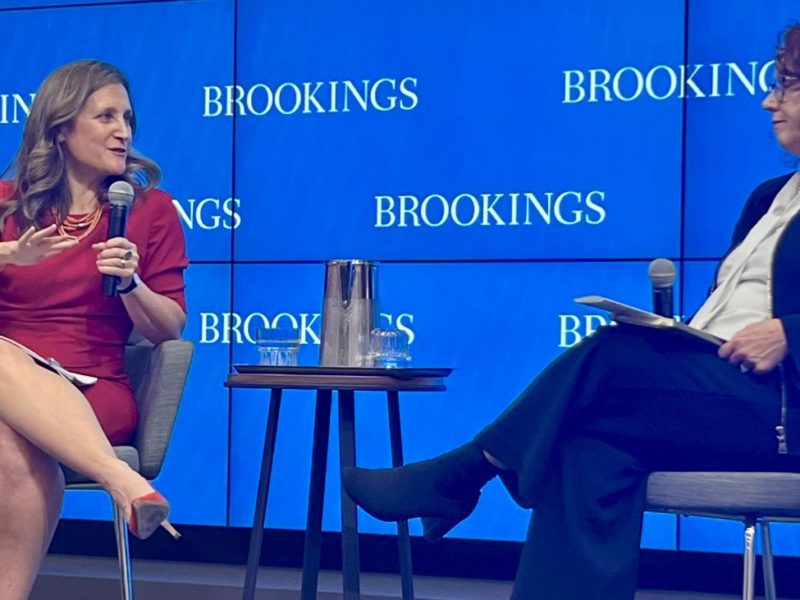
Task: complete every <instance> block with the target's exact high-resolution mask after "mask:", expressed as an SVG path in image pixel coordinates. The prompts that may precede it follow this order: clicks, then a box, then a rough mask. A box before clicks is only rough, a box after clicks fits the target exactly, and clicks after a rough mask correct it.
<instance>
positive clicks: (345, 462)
mask: <svg viewBox="0 0 800 600" xmlns="http://www.w3.org/2000/svg"><path fill="white" fill-rule="evenodd" d="M337 396H338V398H339V461H340V466H341V468H342V469H344V468H345V467H354V466H355V464H356V435H355V427H356V415H355V401H354V397H355V394H354V393H353V391H352V390H339V391H338V392H337ZM340 481H341V478H340ZM358 561H359V558H358V513H357V511H356V504H355V502H353V501H352V500H351V499H350V496H348V495H347V492H345V491H344V488H342V583H343V588H344V600H359V599H360V598H361V593H360V591H359V571H360V568H359V564H358Z"/></svg>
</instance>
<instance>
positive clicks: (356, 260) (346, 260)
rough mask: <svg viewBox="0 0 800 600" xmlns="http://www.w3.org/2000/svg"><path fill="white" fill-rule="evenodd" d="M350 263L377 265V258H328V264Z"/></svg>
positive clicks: (326, 262)
mask: <svg viewBox="0 0 800 600" xmlns="http://www.w3.org/2000/svg"><path fill="white" fill-rule="evenodd" d="M343 263H344V264H349V265H377V264H378V261H377V260H366V259H363V258H334V259H332V260H326V261H325V264H326V265H340V264H343Z"/></svg>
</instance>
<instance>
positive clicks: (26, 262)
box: [9, 225, 78, 266]
mask: <svg viewBox="0 0 800 600" xmlns="http://www.w3.org/2000/svg"><path fill="white" fill-rule="evenodd" d="M55 232H56V226H55V225H50V226H49V227H45V228H44V229H40V230H39V231H36V229H35V228H34V227H29V228H28V229H27V230H26V231H25V232H24V233H23V234H22V235H21V236H19V239H18V240H15V241H12V242H9V243H10V244H12V247H11V260H10V262H11V263H12V264H15V265H19V266H30V265H35V264H36V263H38V262H40V261H41V260H43V259H45V258H47V257H48V256H52V255H53V254H58V253H59V252H61V251H62V250H66V249H67V248H72V247H73V246H75V245H76V244H77V243H78V238H75V237H72V236H63V235H53V234H54V233H55Z"/></svg>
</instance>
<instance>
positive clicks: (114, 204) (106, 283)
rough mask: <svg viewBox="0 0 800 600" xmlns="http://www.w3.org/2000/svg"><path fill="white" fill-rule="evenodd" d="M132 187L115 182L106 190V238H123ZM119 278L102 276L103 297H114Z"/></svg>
mask: <svg viewBox="0 0 800 600" xmlns="http://www.w3.org/2000/svg"><path fill="white" fill-rule="evenodd" d="M133 196H134V194H133V186H132V185H131V184H130V183H128V182H127V181H115V182H114V183H112V184H111V186H110V187H109V188H108V204H109V211H108V212H109V215H108V237H107V238H106V239H109V240H110V239H111V238H115V237H125V230H126V229H127V228H128V209H129V208H130V206H131V204H132V203H133ZM118 284H119V277H117V276H116V275H103V296H116V295H117V285H118Z"/></svg>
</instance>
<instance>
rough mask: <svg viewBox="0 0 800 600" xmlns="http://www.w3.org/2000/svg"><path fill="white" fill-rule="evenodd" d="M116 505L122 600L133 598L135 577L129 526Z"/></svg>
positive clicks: (115, 515) (116, 534) (115, 504)
mask: <svg viewBox="0 0 800 600" xmlns="http://www.w3.org/2000/svg"><path fill="white" fill-rule="evenodd" d="M112 504H113V505H114V535H115V536H116V538H117V559H118V561H119V585H120V591H121V592H122V600H133V578H132V577H131V555H130V551H129V549H128V526H127V524H126V523H125V515H124V514H123V513H122V511H121V510H120V509H119V507H118V506H117V503H116V502H114V501H113V500H112Z"/></svg>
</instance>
